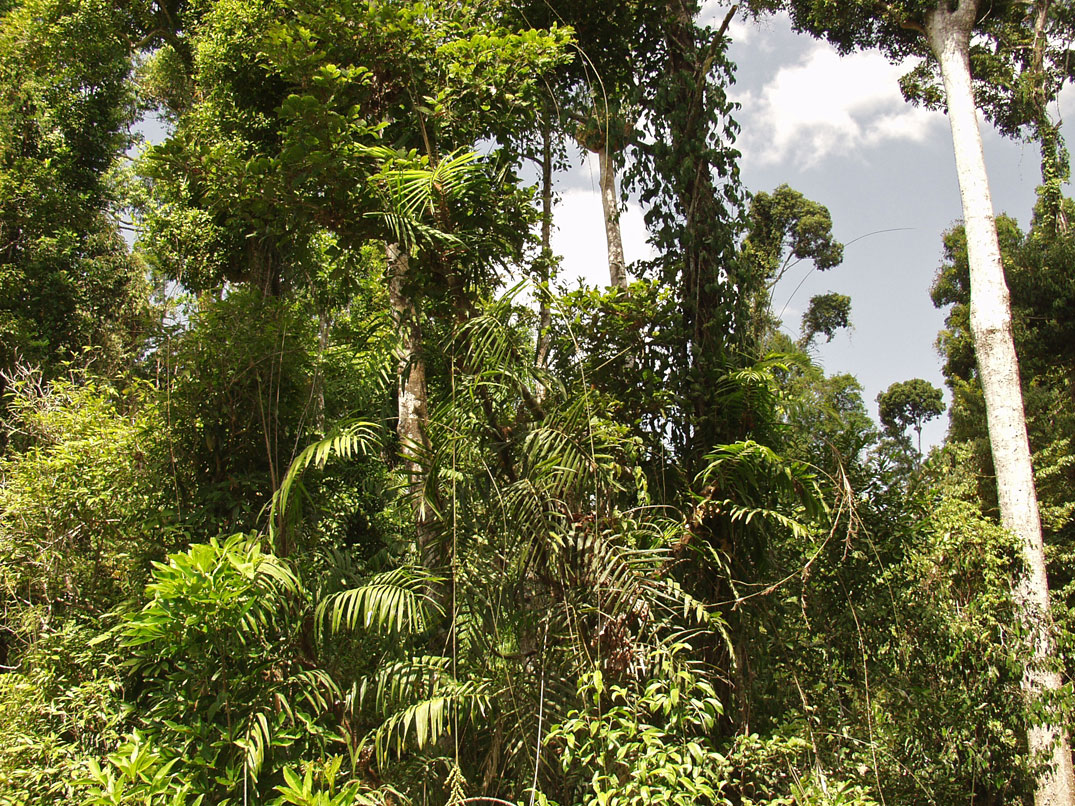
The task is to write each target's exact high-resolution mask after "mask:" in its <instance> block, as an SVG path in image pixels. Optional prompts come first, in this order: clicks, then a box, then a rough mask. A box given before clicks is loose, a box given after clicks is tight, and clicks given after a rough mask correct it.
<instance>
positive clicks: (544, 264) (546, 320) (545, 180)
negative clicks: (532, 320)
mask: <svg viewBox="0 0 1075 806" xmlns="http://www.w3.org/2000/svg"><path fill="white" fill-rule="evenodd" d="M538 267H539V274H538V282H539V283H540V284H541V288H539V289H538V334H537V352H536V356H535V364H536V366H537V368H538V369H545V368H546V365H547V364H548V358H549V340H550V333H549V328H550V327H551V326H552V314H551V313H550V311H549V281H550V280H551V279H552V276H551V275H552V124H551V123H550V121H549V113H548V110H546V111H545V117H544V120H543V121H542V125H541V258H540V260H539V261H538ZM545 391H546V390H545V389H544V388H542V389H540V390H539V397H541V398H544V397H545Z"/></svg>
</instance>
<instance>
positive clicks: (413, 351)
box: [385, 244, 439, 570]
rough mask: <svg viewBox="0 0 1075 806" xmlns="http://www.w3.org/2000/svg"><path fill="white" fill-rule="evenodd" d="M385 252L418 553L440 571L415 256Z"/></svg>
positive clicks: (390, 248)
mask: <svg viewBox="0 0 1075 806" xmlns="http://www.w3.org/2000/svg"><path fill="white" fill-rule="evenodd" d="M385 253H386V258H387V263H388V298H389V304H390V305H391V308H392V318H393V320H394V322H395V325H396V328H397V329H398V331H399V338H400V347H399V352H398V355H397V371H398V375H399V382H398V383H399V388H398V390H397V391H398V396H399V397H398V400H399V403H398V409H397V415H398V421H397V423H396V433H397V434H398V435H399V445H400V455H401V457H402V459H403V466H404V470H405V471H406V473H407V493H408V495H409V496H410V497H411V500H412V502H413V507H414V521H415V527H416V529H417V532H418V552H419V555H420V556H421V558H422V564H423V565H425V566H426V567H427V568H429V569H430V570H437V569H438V568H439V562H438V552H437V547H436V535H435V532H434V528H433V527H434V524H433V518H432V513H431V512H430V511H429V508H428V507H427V506H425V501H424V497H423V489H422V488H423V487H424V486H425V468H424V466H423V464H422V455H423V454H428V453H429V450H430V442H429V429H428V423H429V403H428V397H427V393H426V365H425V359H424V358H423V357H422V328H421V324H420V323H419V321H418V311H417V308H416V306H415V304H414V300H412V299H411V298H410V296H409V295H408V294H407V293H406V290H405V288H406V282H407V273H408V270H409V268H410V258H409V256H408V255H407V252H406V250H405V249H403V247H401V246H400V245H399V244H388V245H387V247H386V248H385Z"/></svg>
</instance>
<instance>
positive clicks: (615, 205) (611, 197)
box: [595, 139, 627, 290]
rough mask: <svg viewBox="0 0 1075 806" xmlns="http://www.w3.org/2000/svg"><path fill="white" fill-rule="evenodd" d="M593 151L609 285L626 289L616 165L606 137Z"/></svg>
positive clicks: (625, 266) (625, 267)
mask: <svg viewBox="0 0 1075 806" xmlns="http://www.w3.org/2000/svg"><path fill="white" fill-rule="evenodd" d="M595 153H596V154H597V162H598V165H599V167H600V172H601V207H602V208H603V209H604V213H605V240H606V241H607V243H608V276H609V285H612V286H615V287H616V288H621V289H624V290H626V289H627V264H626V262H625V261H624V259H623V237H622V236H621V234H620V196H619V193H617V192H616V165H615V162H614V161H613V159H612V155H611V154H610V153H609V145H608V142H607V139H606V142H605V143H604V144H603V145H602V146H601V147H600V148H598V149H597V150H596V151H595Z"/></svg>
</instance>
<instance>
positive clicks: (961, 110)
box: [926, 0, 1075, 806]
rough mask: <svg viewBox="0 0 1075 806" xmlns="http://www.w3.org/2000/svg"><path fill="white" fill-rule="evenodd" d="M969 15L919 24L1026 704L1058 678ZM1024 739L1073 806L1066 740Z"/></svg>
mask: <svg viewBox="0 0 1075 806" xmlns="http://www.w3.org/2000/svg"><path fill="white" fill-rule="evenodd" d="M976 14H977V3H976V2H975V1H974V0H960V2H959V5H958V8H957V9H956V10H955V11H950V10H949V6H948V3H947V2H946V0H941V1H940V2H939V3H938V7H937V8H936V10H934V11H932V12H930V14H929V15H927V17H926V34H927V36H928V39H929V45H930V48H931V49H932V51H933V53H934V55H935V56H936V57H937V60H938V62H939V63H940V68H941V77H942V79H943V80H944V91H945V98H946V100H947V105H948V120H949V122H950V124H951V127H952V144H953V146H954V148H955V158H956V171H957V173H958V176H959V190H960V195H961V196H962V200H963V225H964V228H965V229H966V233H967V254H968V262H969V264H970V287H971V307H970V326H971V332H972V334H973V337H974V352H975V355H976V356H977V359H978V372H979V375H980V377H981V381H982V388H983V390H984V392H985V405H986V424H987V427H988V430H989V443H990V446H991V449H992V453H993V465H994V467H995V469H996V475H997V495H998V500H999V504H1000V518H1001V523H1002V524H1003V525H1004V526H1005V527H1006V528H1007V529H1009V530H1010V531H1011V532H1013V533H1014V534H1015V535H1016V537H1017V538H1018V539H1019V543H1020V546H1021V547H1022V554H1023V561H1024V565H1025V571H1024V573H1023V575H1022V576H1021V578H1020V579H1019V580H1018V581H1017V585H1016V591H1015V596H1016V607H1017V608H1018V611H1019V617H1020V619H1021V620H1022V622H1023V625H1024V628H1025V629H1026V631H1027V634H1028V636H1029V638H1030V648H1031V652H1032V654H1031V658H1030V661H1029V662H1028V664H1027V668H1026V671H1025V673H1024V676H1023V688H1024V691H1025V693H1026V696H1027V698H1028V699H1029V700H1030V701H1031V702H1035V701H1038V700H1040V699H1041V698H1042V697H1043V696H1044V695H1047V694H1049V693H1053V692H1056V691H1057V690H1058V689H1059V688H1060V685H1061V680H1060V674H1059V672H1058V671H1057V669H1056V651H1055V642H1054V639H1053V622H1052V617H1051V615H1050V612H1049V583H1048V579H1047V577H1046V574H1045V551H1044V546H1043V543H1042V537H1041V519H1040V517H1039V515H1038V500H1037V494H1036V492H1035V488H1034V471H1033V468H1032V465H1031V460H1030V446H1029V443H1028V441H1027V433H1026V421H1025V417H1024V413H1023V396H1022V390H1021V387H1020V383H1019V366H1018V362H1017V359H1016V355H1015V343H1014V341H1013V339H1012V329H1011V310H1010V307H1009V304H1008V287H1007V284H1006V283H1005V280H1004V270H1003V264H1002V263H1001V257H1000V246H999V244H998V240H997V227H996V221H995V220H994V218H993V202H992V200H991V199H990V195H989V180H988V177H987V174H986V168H985V156H984V154H983V151H982V138H981V132H980V131H979V129H978V118H977V110H976V107H975V104H974V95H973V93H972V90H971V75H970V59H969V49H970V37H971V32H972V30H973V28H974V23H975V16H976ZM1027 741H1028V745H1029V749H1030V751H1031V753H1032V754H1033V755H1035V756H1037V757H1039V758H1041V757H1044V758H1047V759H1051V765H1050V767H1049V769H1048V770H1047V771H1046V772H1044V773H1043V774H1041V775H1040V776H1039V777H1038V779H1037V782H1036V788H1035V792H1034V803H1035V804H1036V806H1072V804H1073V803H1075V782H1073V772H1072V763H1071V751H1070V749H1069V746H1068V739H1067V735H1066V732H1065V731H1064V730H1063V729H1062V728H1059V727H1056V726H1053V725H1048V724H1044V725H1034V726H1032V727H1031V728H1030V729H1029V731H1028V735H1027Z"/></svg>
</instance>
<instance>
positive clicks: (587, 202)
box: [552, 189, 654, 287]
mask: <svg viewBox="0 0 1075 806" xmlns="http://www.w3.org/2000/svg"><path fill="white" fill-rule="evenodd" d="M553 220H554V222H555V229H554V230H553V234H552V251H553V252H554V253H555V254H557V255H560V256H561V257H562V258H563V260H562V261H561V263H560V279H562V280H566V281H567V282H568V283H571V284H574V283H575V281H576V280H577V279H578V278H580V277H581V278H582V279H583V280H584V281H585V282H586V283H587V284H588V285H596V286H602V287H603V286H607V285H608V247H607V244H606V242H605V220H604V214H603V213H602V212H601V196H600V194H599V193H598V192H597V191H589V190H582V189H572V190H568V191H566V192H565V193H564V194H563V195H562V196H561V197H560V201H559V204H557V205H556V209H555V212H554V216H553ZM620 231H621V235H622V237H623V253H624V257H625V258H626V260H627V262H628V263H630V262H631V261H634V260H644V259H648V258H651V257H653V256H654V253H653V249H652V247H650V245H649V244H648V243H646V227H645V224H644V223H643V220H642V209H641V208H640V207H639V206H638V205H637V204H633V203H632V204H628V206H627V209H626V210H625V211H624V212H623V213H621V214H620Z"/></svg>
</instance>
